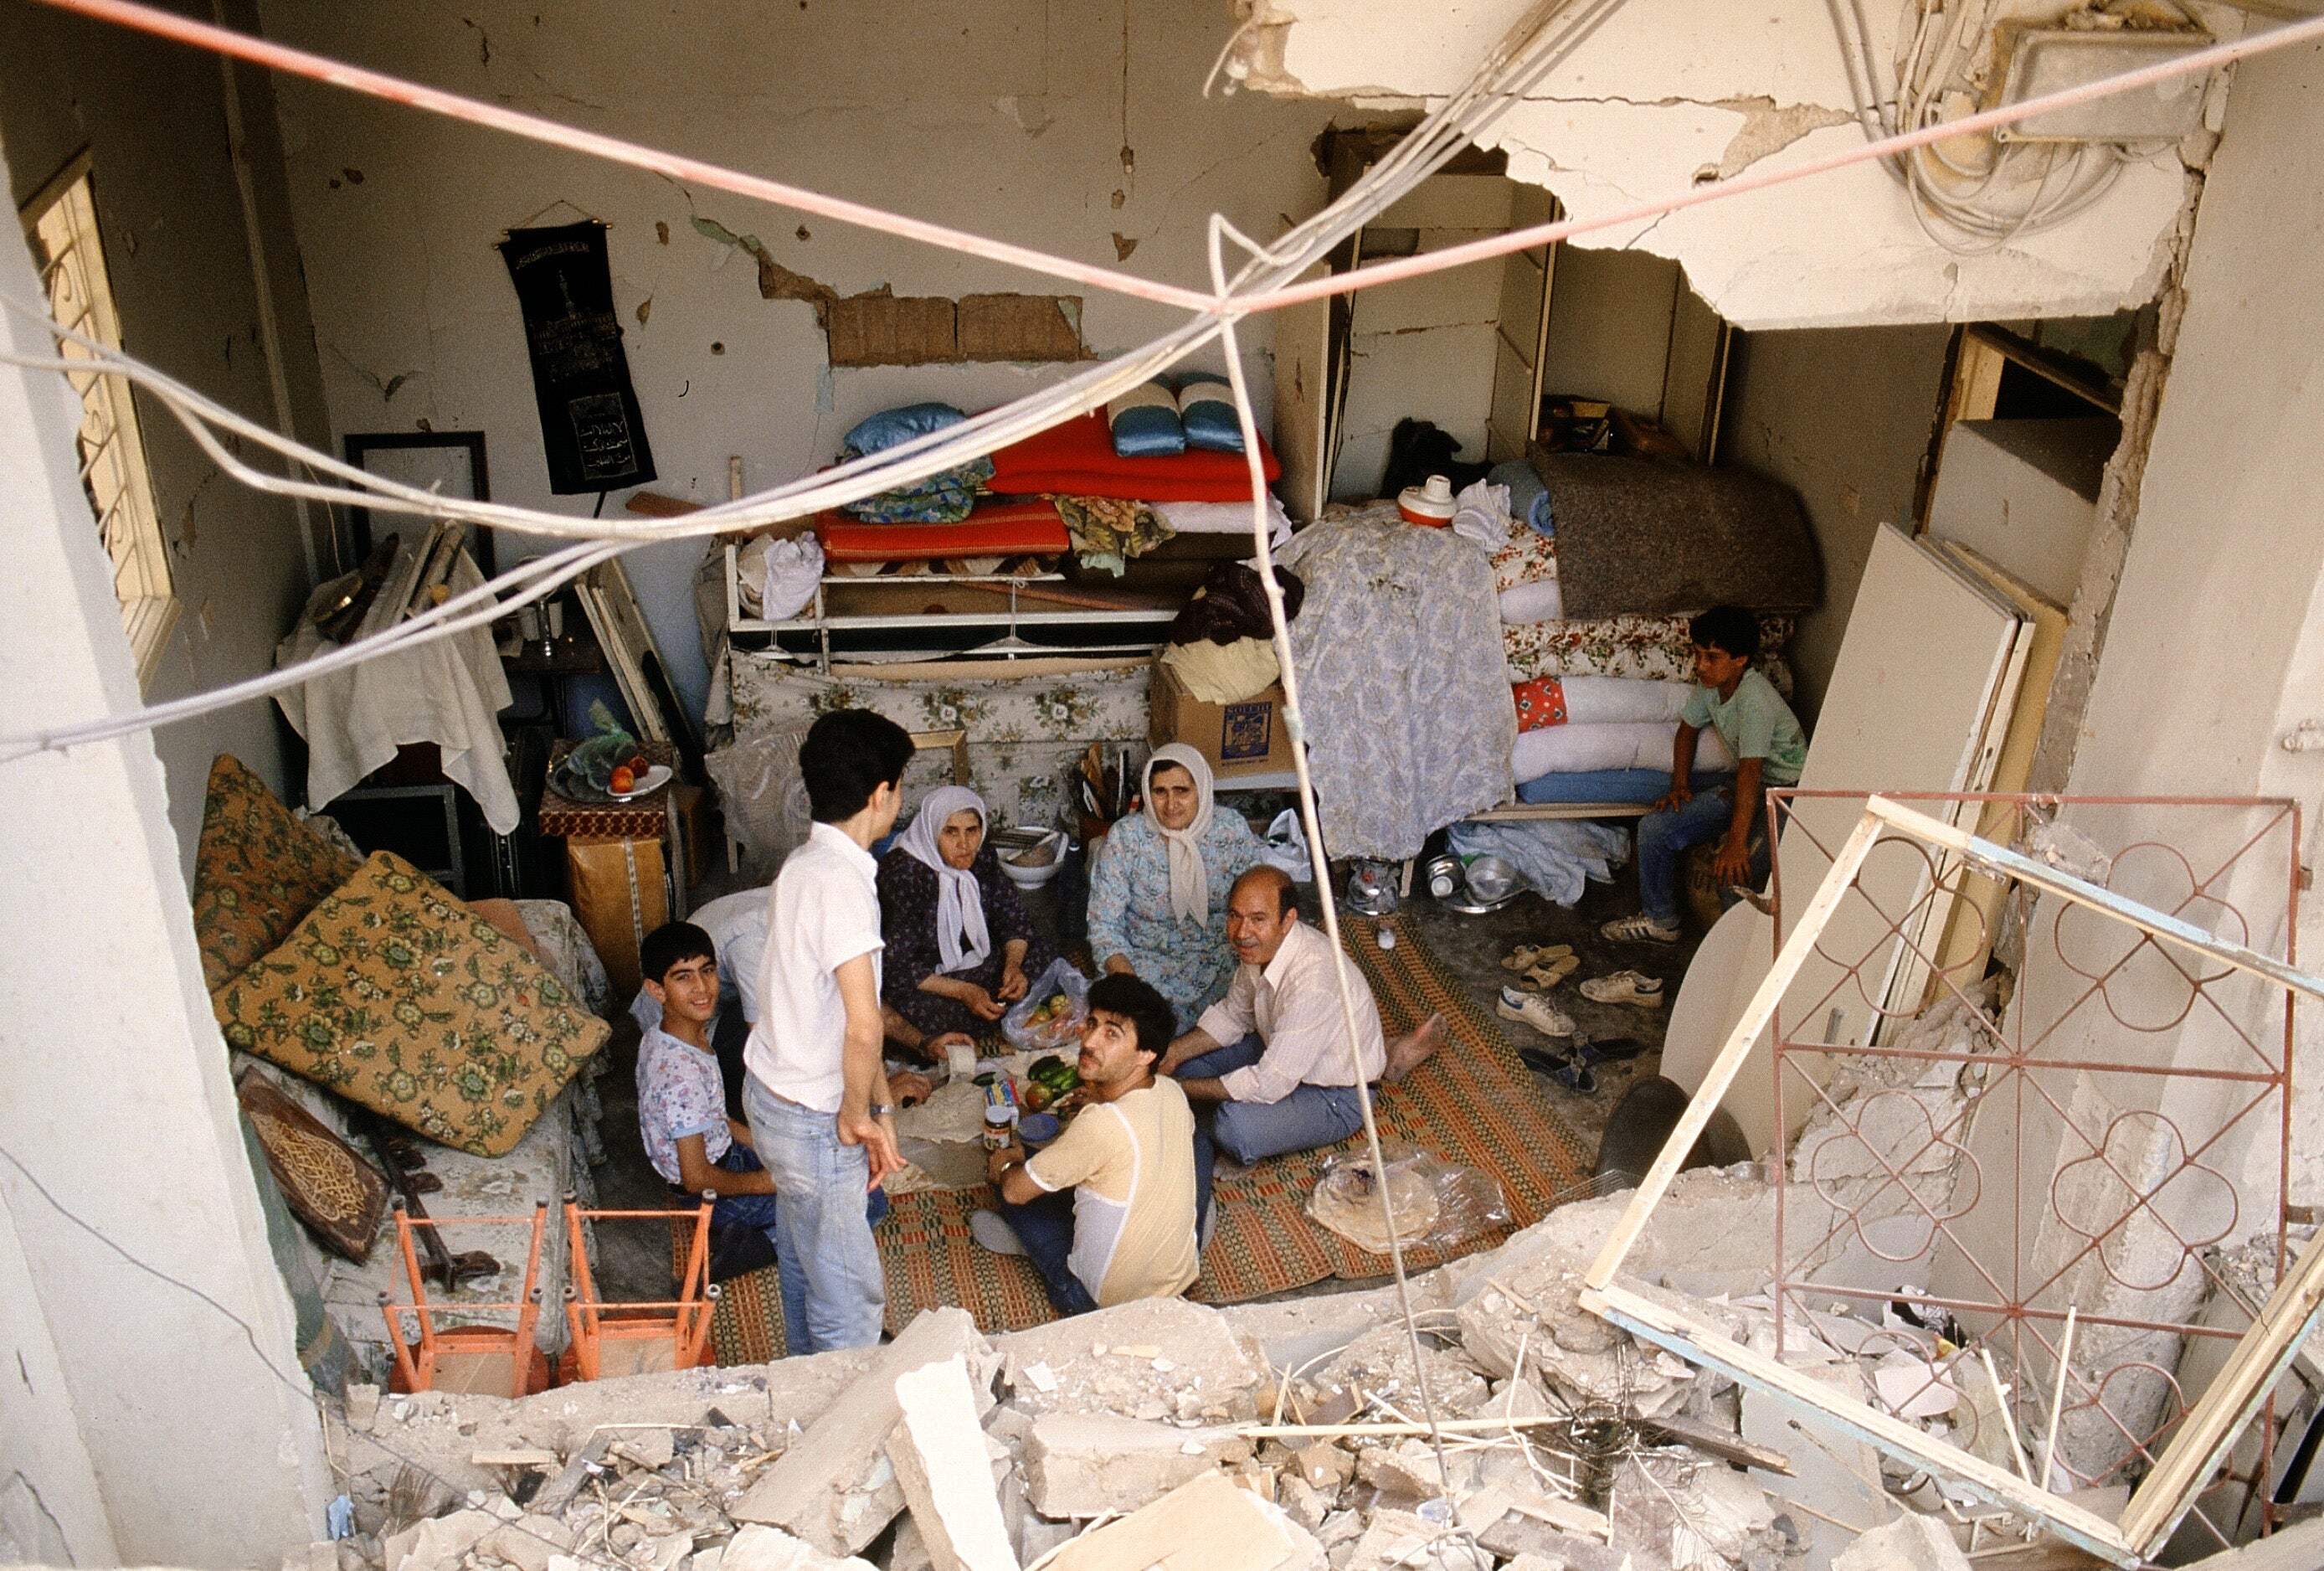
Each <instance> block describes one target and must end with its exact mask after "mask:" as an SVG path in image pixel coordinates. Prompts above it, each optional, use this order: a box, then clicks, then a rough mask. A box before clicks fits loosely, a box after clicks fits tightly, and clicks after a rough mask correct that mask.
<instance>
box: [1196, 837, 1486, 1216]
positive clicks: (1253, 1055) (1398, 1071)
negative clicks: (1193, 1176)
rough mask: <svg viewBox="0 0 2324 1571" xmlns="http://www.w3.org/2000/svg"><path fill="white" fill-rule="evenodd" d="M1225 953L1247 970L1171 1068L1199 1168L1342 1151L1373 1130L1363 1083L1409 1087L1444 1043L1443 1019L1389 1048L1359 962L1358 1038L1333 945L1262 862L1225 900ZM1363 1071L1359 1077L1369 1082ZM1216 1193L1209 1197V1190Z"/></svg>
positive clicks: (1285, 882)
mask: <svg viewBox="0 0 2324 1571" xmlns="http://www.w3.org/2000/svg"><path fill="white" fill-rule="evenodd" d="M1227 942H1228V943H1229V944H1231V945H1232V946H1233V947H1234V952H1235V958H1236V959H1238V960H1240V961H1241V962H1242V964H1241V966H1240V968H1239V969H1238V970H1237V971H1236V972H1235V977H1234V981H1233V982H1232V983H1231V984H1230V985H1229V986H1228V988H1227V995H1226V996H1225V997H1224V998H1222V999H1221V1000H1220V1001H1219V1002H1218V1003H1214V1004H1213V1005H1212V1006H1211V1007H1210V1008H1209V1009H1207V1010H1205V1011H1203V1017H1202V1019H1201V1020H1199V1021H1196V1022H1195V1024H1194V1030H1190V1031H1188V1032H1187V1033H1186V1034H1185V1036H1182V1037H1180V1038H1179V1039H1178V1040H1176V1041H1174V1042H1172V1043H1171V1044H1170V1050H1169V1052H1168V1053H1167V1054H1165V1055H1164V1057H1163V1060H1162V1069H1163V1072H1164V1073H1166V1074H1169V1075H1172V1076H1175V1077H1176V1078H1177V1081H1178V1084H1179V1086H1181V1087H1182V1088H1183V1089H1184V1090H1185V1093H1186V1097H1187V1100H1189V1101H1191V1102H1193V1103H1194V1105H1195V1107H1196V1109H1197V1110H1198V1117H1199V1118H1200V1123H1201V1132H1202V1135H1203V1136H1206V1137H1207V1138H1206V1139H1204V1138H1198V1139H1197V1141H1196V1142H1195V1152H1196V1161H1197V1163H1198V1165H1199V1166H1200V1168H1201V1169H1203V1176H1204V1177H1207V1174H1208V1170H1209V1168H1210V1152H1209V1151H1208V1149H1207V1148H1208V1146H1209V1145H1210V1144H1212V1143H1213V1142H1215V1144H1216V1145H1217V1147H1218V1149H1219V1150H1221V1151H1225V1152H1226V1153H1227V1155H1228V1156H1230V1157H1231V1158H1232V1159H1234V1160H1236V1161H1238V1162H1241V1163H1244V1164H1246V1165H1248V1164H1250V1163H1253V1162H1257V1161H1259V1160H1260V1159H1261V1158H1263V1157H1273V1156H1281V1155H1282V1154H1283V1153H1284V1152H1286V1151H1311V1150H1313V1149H1314V1148H1315V1147H1317V1146H1326V1145H1332V1144H1335V1143H1336V1142H1338V1141H1343V1140H1345V1139H1347V1138H1348V1136H1350V1135H1351V1134H1353V1133H1355V1132H1356V1131H1357V1130H1358V1129H1360V1128H1361V1127H1362V1126H1363V1111H1362V1105H1361V1104H1360V1101H1359V1100H1358V1097H1357V1093H1356V1088H1355V1087H1356V1082H1357V1080H1358V1079H1359V1077H1360V1078H1361V1079H1363V1080H1365V1081H1367V1082H1369V1081H1375V1080H1380V1079H1388V1080H1401V1079H1403V1078H1404V1077H1405V1076H1406V1075H1408V1074H1410V1073H1411V1072H1412V1071H1413V1070H1414V1069H1415V1068H1416V1067H1419V1066H1420V1065H1421V1064H1422V1063H1424V1062H1425V1061H1426V1059H1427V1058H1428V1057H1429V1055H1430V1054H1432V1053H1434V1051H1435V1050H1436V1048H1437V1044H1438V1043H1439V1042H1441V1041H1443V1038H1444V1017H1443V1015H1441V1014H1434V1015H1431V1016H1429V1017H1428V1019H1427V1020H1426V1021H1423V1022H1422V1024H1421V1026H1420V1029H1419V1030H1415V1031H1411V1032H1408V1033H1407V1034H1406V1035H1404V1036H1401V1037H1398V1038H1397V1040H1395V1041H1394V1042H1393V1043H1386V1042H1383V1041H1382V1040H1380V1018H1379V1005H1378V1004H1376V1003H1373V1002H1372V995H1371V989H1370V988H1369V987H1367V986H1366V985H1365V984H1364V981H1363V977H1362V975H1361V973H1360V972H1358V971H1357V970H1356V968H1355V965H1354V963H1353V962H1352V961H1351V962H1350V963H1349V966H1348V981H1349V984H1350V985H1351V988H1352V990H1353V1002H1354V1004H1355V1011H1354V1013H1355V1024H1356V1037H1355V1042H1354V1044H1353V1045H1354V1049H1355V1050H1354V1051H1353V1052H1352V1053H1351V1052H1350V1050H1349V1048H1350V1043H1349V1040H1348V1026H1347V1015H1346V1012H1344V1011H1342V1009H1341V1007H1340V990H1339V985H1338V983H1337V982H1336V981H1335V980H1334V978H1333V960H1334V956H1333V953H1332V940H1331V939H1330V938H1327V937H1325V936H1324V934H1323V931H1322V930H1321V929H1316V928H1312V927H1309V926H1308V925H1307V924H1306V923H1305V922H1303V921H1301V920H1300V919H1299V906H1298V902H1297V897H1296V894H1295V893H1294V891H1293V886H1292V883H1291V879H1290V876H1289V875H1288V874H1286V873H1284V871H1283V870H1282V869H1281V868H1279V867H1272V866H1269V865H1268V864H1264V863H1262V864H1259V866H1257V867H1254V868H1252V869H1251V870H1250V872H1248V873H1244V874H1243V875H1242V876H1241V877H1240V878H1238V879H1236V880H1235V882H1234V888H1233V889H1232V890H1231V891H1230V892H1229V893H1228V895H1227ZM1359 1069H1360V1071H1361V1074H1360V1076H1359V1073H1358V1071H1359ZM1201 1187H1202V1188H1203V1191H1204V1192H1205V1193H1207V1191H1208V1188H1209V1186H1208V1184H1207V1183H1203V1184H1202V1186H1201Z"/></svg>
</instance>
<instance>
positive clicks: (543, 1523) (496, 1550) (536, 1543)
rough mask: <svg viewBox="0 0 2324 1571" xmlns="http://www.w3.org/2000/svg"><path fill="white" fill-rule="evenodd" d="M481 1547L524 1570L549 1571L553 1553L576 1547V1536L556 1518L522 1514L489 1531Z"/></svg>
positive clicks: (491, 1554) (557, 1553)
mask: <svg viewBox="0 0 2324 1571" xmlns="http://www.w3.org/2000/svg"><path fill="white" fill-rule="evenodd" d="M476 1547H477V1548H480V1549H482V1550H483V1551H484V1553H485V1554H487V1555H490V1556H491V1557H493V1559H495V1560H505V1561H507V1562H508V1563H509V1564H510V1565H512V1566H521V1568H522V1571H549V1559H550V1557H552V1556H556V1555H560V1554H564V1553H566V1552H567V1551H568V1550H570V1549H571V1548H573V1535H572V1533H571V1532H570V1531H568V1530H567V1528H566V1526H565V1524H564V1523H563V1522H560V1521H558V1520H556V1519H555V1518H553V1517H535V1516H526V1517H519V1518H518V1519H517V1520H515V1521H512V1522H503V1523H502V1524H501V1525H500V1526H499V1527H497V1528H494V1529H493V1530H492V1531H491V1532H489V1533H486V1534H485V1535H484V1539H482V1540H481V1541H480V1542H479V1543H478V1544H477V1546H476Z"/></svg>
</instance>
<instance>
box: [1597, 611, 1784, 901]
mask: <svg viewBox="0 0 2324 1571" xmlns="http://www.w3.org/2000/svg"><path fill="white" fill-rule="evenodd" d="M1687 636H1688V637H1689V638H1690V639H1692V641H1693V643H1694V679H1695V683H1696V687H1695V689H1694V693H1693V696H1692V697H1691V698H1688V699H1687V701H1686V708H1685V710H1684V711H1683V714H1682V715H1681V716H1680V719H1679V725H1678V735H1677V738H1676V739H1675V740H1674V742H1673V744H1672V746H1671V789H1670V790H1669V792H1668V793H1667V794H1666V795H1665V796H1664V798H1663V799H1662V800H1660V801H1658V802H1656V803H1655V811H1653V812H1651V813H1649V814H1647V815H1646V817H1645V818H1641V819H1639V820H1638V895H1639V899H1640V901H1641V903H1643V904H1644V905H1645V907H1646V910H1644V911H1642V912H1640V913H1639V914H1638V915H1637V916H1635V917H1624V918H1621V919H1619V920H1617V921H1611V922H1608V923H1607V924H1606V925H1605V926H1604V927H1603V928H1601V929H1600V931H1601V932H1602V933H1604V934H1605V936H1606V937H1607V938H1611V939H1615V940H1617V941H1628V942H1646V943H1654V944H1674V943H1676V942H1678V937H1679V926H1678V857H1679V853H1680V852H1682V851H1684V850H1685V849H1686V848H1687V847H1688V846H1699V845H1701V844H1702V843H1703V842H1704V841H1706V840H1711V839H1716V840H1718V842H1719V854H1718V856H1717V858H1716V860H1714V861H1713V862H1712V863H1711V876H1712V877H1713V878H1714V879H1716V880H1717V882H1718V883H1719V886H1720V888H1721V889H1729V888H1732V887H1734V886H1735V885H1738V884H1743V885H1747V886H1749V887H1753V888H1756V887H1757V886H1758V885H1759V884H1761V883H1765V882H1766V877H1767V870H1766V866H1765V865H1764V862H1765V857H1764V855H1762V856H1761V857H1757V858H1755V857H1754V856H1752V855H1751V849H1750V848H1751V824H1752V820H1753V818H1755V817H1756V816H1757V813H1758V810H1759V803H1760V800H1761V798H1762V795H1763V794H1764V792H1765V791H1766V788H1767V787H1769V786H1787V785H1796V784H1798V783H1799V779H1800V766H1801V765H1802V764H1803V763H1804V762H1806V761H1807V755H1808V744H1807V737H1806V735H1804V734H1803V732H1802V731H1801V730H1800V722H1799V719H1798V717H1797V716H1794V714H1793V713H1792V708H1791V706H1790V705H1788V704H1786V703H1784V698H1783V695H1782V694H1780V693H1778V692H1776V691H1775V687H1774V685H1773V684H1772V683H1770V682H1769V681H1768V680H1767V679H1766V677H1765V676H1764V675H1762V674H1761V673H1760V672H1758V671H1756V670H1752V669H1751V659H1752V657H1753V656H1754V655H1756V654H1757V653H1758V652H1759V620H1758V618H1757V617H1756V616H1754V615H1751V614H1750V613H1749V612H1748V611H1745V610H1743V609H1741V608H1740V607H1738V606H1734V605H1717V606H1713V607H1712V608H1711V609H1710V610H1708V611H1706V612H1704V613H1703V614H1702V615H1700V616H1698V617H1696V618H1695V619H1694V620H1693V621H1692V623H1690V624H1688V626H1687ZM1705 729H1711V730H1715V731H1717V732H1718V733H1719V739H1720V741H1721V742H1724V743H1725V744H1727V751H1728V752H1729V753H1732V754H1734V755H1735V771H1736V772H1735V777H1734V779H1733V780H1732V781H1729V782H1728V783H1726V784H1723V785H1719V786H1715V787H1713V788H1712V789H1711V790H1706V791H1703V792H1701V794H1699V795H1698V794H1697V793H1696V792H1694V791H1693V790H1691V789H1689V786H1688V781H1689V779H1690V777H1691V776H1692V772H1693V769H1694V744H1695V738H1697V737H1698V736H1701V735H1702V733H1703V732H1704V730H1705Z"/></svg>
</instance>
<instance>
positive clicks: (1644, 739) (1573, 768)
mask: <svg viewBox="0 0 2324 1571" xmlns="http://www.w3.org/2000/svg"><path fill="white" fill-rule="evenodd" d="M1677 735H1678V722H1676V721H1675V720H1618V721H1612V722H1601V723H1599V724H1596V725H1548V726H1544V727H1543V728H1541V729H1540V730H1537V731H1524V732H1520V733H1518V735H1517V744H1516V745H1515V746H1514V747H1512V748H1511V749H1510V750H1509V772H1510V773H1511V774H1513V775H1515V776H1516V777H1517V779H1519V780H1532V779H1533V778H1535V776H1536V775H1545V774H1573V773H1579V772H1582V771H1584V770H1600V769H1655V768H1657V767H1659V768H1661V769H1663V770H1665V771H1667V770H1668V769H1669V768H1670V760H1671V744H1672V742H1673V741H1674V740H1675V739H1676V737H1677ZM1694 762H1695V765H1696V767H1698V768H1701V769H1716V770H1731V769H1733V768H1734V767H1735V758H1734V755H1733V754H1732V753H1729V752H1728V751H1727V744H1725V743H1723V742H1721V741H1720V739H1719V733H1718V732H1716V731H1705V732H1704V733H1703V734H1702V735H1700V736H1698V737H1696V738H1695V741H1694Z"/></svg>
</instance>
